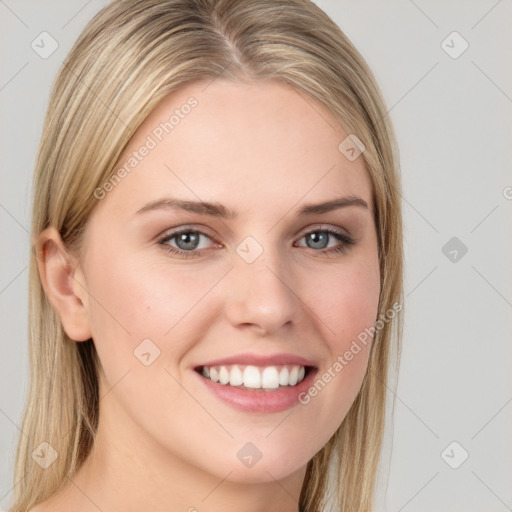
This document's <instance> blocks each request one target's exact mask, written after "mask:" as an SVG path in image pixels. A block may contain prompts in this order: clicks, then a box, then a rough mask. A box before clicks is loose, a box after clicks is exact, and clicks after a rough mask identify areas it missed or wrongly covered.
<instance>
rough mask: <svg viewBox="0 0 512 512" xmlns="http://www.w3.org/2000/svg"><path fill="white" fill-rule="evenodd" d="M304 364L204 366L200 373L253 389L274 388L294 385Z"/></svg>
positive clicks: (300, 377)
mask: <svg viewBox="0 0 512 512" xmlns="http://www.w3.org/2000/svg"><path fill="white" fill-rule="evenodd" d="M305 373H306V369H305V368H304V366H299V365H296V366H292V365H288V366H285V365H279V366H265V367H258V366H244V365H236V364H234V365H226V366H204V367H203V371H202V374H203V376H204V377H206V378H209V379H210V380H212V381H213V382H220V383H221V384H224V385H226V384H229V385H231V386H242V385H244V386H245V387H246V388H253V389H259V388H263V389H275V388H278V387H279V385H281V386H295V385H296V384H298V383H299V382H301V381H302V380H303V379H304V375H305Z"/></svg>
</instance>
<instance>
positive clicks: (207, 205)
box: [137, 196, 368, 219]
mask: <svg viewBox="0 0 512 512" xmlns="http://www.w3.org/2000/svg"><path fill="white" fill-rule="evenodd" d="M350 206H356V207H359V208H363V209H365V210H368V203H367V202H366V201H365V200H364V199H361V198H360V197H356V196H347V197H339V198H336V199H331V200H330V201H325V202H323V203H317V204H305V205H303V206H302V207H301V208H300V209H299V211H298V212H297V214H298V215H299V216H301V217H302V216H307V215H315V214H322V213H328V212H330V211H332V210H337V209H339V208H346V207H350ZM160 209H180V210H185V211H187V212H193V213H199V214H202V215H210V216H212V217H220V218H222V219H235V218H236V217H238V212H237V211H236V210H230V209H228V208H226V207H225V206H224V205H222V204H220V203H211V202H206V201H186V200H182V199H177V198H173V197H164V198H162V199H157V200H155V201H151V202H149V203H147V204H146V205H144V206H143V207H142V208H141V209H140V210H138V211H137V215H139V214H142V213H144V212H148V211H153V210H160Z"/></svg>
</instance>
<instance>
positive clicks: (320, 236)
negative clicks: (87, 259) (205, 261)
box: [158, 229, 356, 258]
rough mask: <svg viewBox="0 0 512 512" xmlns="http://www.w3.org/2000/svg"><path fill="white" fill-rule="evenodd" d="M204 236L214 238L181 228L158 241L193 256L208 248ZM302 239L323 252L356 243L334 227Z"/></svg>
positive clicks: (170, 249) (340, 250)
mask: <svg viewBox="0 0 512 512" xmlns="http://www.w3.org/2000/svg"><path fill="white" fill-rule="evenodd" d="M202 238H205V239H207V240H212V239H211V237H209V236H208V235H206V234H205V233H203V232H201V231H197V230H194V229H181V230H179V231H174V232H172V233H169V234H167V235H165V236H164V237H163V238H162V239H160V240H159V242H158V243H159V244H160V245H162V246H165V249H166V251H167V252H168V253H170V254H173V255H175V256H179V257H182V258H193V257H199V256H201V251H202V250H203V249H205V248H207V247H199V246H200V245H201V239H202ZM333 238H334V239H335V240H337V241H338V243H337V244H336V245H335V246H334V247H329V242H330V241H331V240H332V239H333ZM300 239H301V240H302V239H306V240H307V241H306V243H307V244H308V245H306V246H304V245H300V246H298V247H307V248H309V249H313V250H314V251H315V252H318V253H322V254H324V253H344V252H346V251H347V250H348V249H349V248H350V246H352V245H354V244H355V243H356V241H355V240H354V239H353V238H352V237H351V236H349V235H347V234H345V233H341V232H338V231H335V230H332V229H316V230H313V231H309V232H308V233H306V234H305V235H303V236H302V237H301V238H300ZM171 241H174V244H175V245H170V244H169V242H171ZM295 247H297V246H295Z"/></svg>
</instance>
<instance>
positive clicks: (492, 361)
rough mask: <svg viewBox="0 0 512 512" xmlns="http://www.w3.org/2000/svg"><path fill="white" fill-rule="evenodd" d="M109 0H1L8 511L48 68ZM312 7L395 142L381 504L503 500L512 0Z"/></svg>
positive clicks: (407, 507) (407, 506) (393, 507)
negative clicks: (357, 59) (401, 259)
mask: <svg viewBox="0 0 512 512" xmlns="http://www.w3.org/2000/svg"><path fill="white" fill-rule="evenodd" d="M105 4H106V1H105V0H103V1H101V0H89V1H86V0H66V1H64V0H62V1H55V0H52V1H50V0H46V1H44V2H41V1H36V0H32V1H28V0H0V37H1V41H0V70H1V71H0V73H1V74H0V109H1V110H0V119H1V128H0V158H1V167H0V169H1V181H0V183H1V186H0V227H1V234H2V242H1V244H0V261H1V266H0V322H1V323H0V325H1V331H0V332H1V347H2V349H1V355H2V357H1V361H0V364H1V367H0V508H2V507H3V509H4V510H7V508H8V507H9V505H10V500H11V497H12V488H13V486H14V485H15V482H13V480H12V468H13V461H14V449H15V443H16V440H17V436H18V434H19V425H20V423H21V412H22V406H23V401H24V396H25V392H26V390H27V386H28V358H27V275H28V268H27V264H28V256H29V238H28V230H29V225H30V196H31V176H32V170H33V165H34V158H35V152H36V149H37V144H38V141H39V137H40V131H41V125H42V119H43V115H44V112H45V110H46V106H47V101H48V93H49V88H50V85H51V83H52V80H53V78H54V77H55V74H56V72H57V70H58V68H59V66H60V64H61V62H62V61H63V59H64V56H65V55H66V53H67V51H68V50H69V48H70V47H71V45H72V43H73V42H74V41H75V39H76V38H77V36H78V34H79V33H80V31H81V30H82V28H83V27H84V26H85V24H86V23H87V21H88V20H89V19H90V18H91V17H92V16H93V15H94V14H95V13H96V12H97V11H98V10H99V9H100V8H101V7H102V6H103V5H105ZM317 4H318V5H319V6H320V7H322V8H323V9H324V10H325V11H326V12H327V13H328V14H329V15H330V16H331V17H332V18H333V19H334V21H335V22H336V23H337V24H338V25H339V26H340V27H341V28H342V30H343V31H344V32H345V33H346V34H347V35H348V36H349V38H350V39H351V40H352V41H353V42H354V44H355V46H356V47H357V48H358V50H359V51H360V52H361V54H362V55H363V57H364V58H365V59H366V60H367V62H368V63H369V65H370V67H371V68H372V70H373V71H374V73H375V75H376V78H377V81H378V82H379V84H380V86H381V88H382V91H383V94H384V97H385V99H386V102H387V104H388V108H389V109H390V113H389V115H390V116H391V119H392V120H393V122H394V125H395V129H396V133H397V137H398V142H399V146H400V151H401V167H402V177H403V206H404V220H405V244H406V246H405V250H406V275H405V295H406V302H405V310H406V317H405V332H404V348H403V354H402V365H401V371H400V377H399V385H398V389H397V395H396V405H395V418H394V437H393V440H392V443H391V441H390V439H391V437H390V436H391V430H389V431H388V435H387V438H386V439H387V447H388V448H387V449H388V453H389V460H390V467H389V479H388V486H387V493H385V492H384V490H385V486H382V487H381V490H382V492H380V493H379V506H378V511H379V512H383V511H386V512H387V511H389V512H401V511H405V512H413V511H416V512H420V511H421V512H423V511H425V512H427V511H428V512H431V511H433V510H435V511H451V512H462V511H463V512H477V511H478V512H481V511H483V510H485V511H486V512H502V511H504V510H510V509H512V486H511V485H510V483H511V477H512V440H511V438H512V436H511V433H512V428H511V427H512V403H511V402H512V387H511V385H510V383H511V378H510V368H511V365H510V363H511V359H512V358H511V356H512V344H511V343H510V341H511V340H510V333H511V324H512V320H511V319H512V315H511V312H512V279H511V274H512V271H511V265H510V262H511V261H512V242H511V236H510V234H511V233H512V229H511V228H512V215H511V213H512V172H511V163H512V158H511V156H512V149H511V147H512V144H511V142H512V141H511V133H512V67H511V66H510V62H512V60H511V57H512V44H511V43H512V32H511V31H510V26H511V21H512V5H511V2H510V1H507V0H500V1H495V0H478V1H464V2H462V1H455V0H452V1H426V0H415V1H412V0H393V1H391V0H390V1H387V2H376V1H375V2H369V1H355V0H352V1H348V0H340V1H335V0H318V1H317ZM44 31H46V32H48V33H50V34H51V36H52V37H53V38H54V39H55V40H56V41H57V42H58V45H59V46H58V49H57V50H56V51H55V52H54V53H53V54H52V55H51V56H49V57H48V58H46V59H45V58H42V57H41V56H39V55H38V54H37V53H36V52H35V51H34V50H33V49H32V47H31V43H32V41H34V40H35V39H36V38H37V37H38V36H39V34H41V32H44ZM454 31H455V32H457V34H453V32H454ZM443 41H444V43H443ZM466 44H467V45H468V48H467V49H466V50H465V51H464V52H463V53H461V54H460V55H458V54H459V53H460V52H461V51H462V50H463V49H464V47H465V46H466ZM450 54H451V55H450ZM455 57H456V58H455ZM453 237H456V240H451V239H452V238H453ZM450 240H451V242H450ZM446 244H448V245H446ZM464 247H465V248H466V249H464ZM465 250H467V252H464V251H465ZM454 251H455V252H454ZM453 442H455V443H456V444H451V443H453ZM447 447H448V448H447ZM466 453H467V455H468V458H467V460H465V461H464V462H463V463H461V462H462V461H463V459H464V457H465V456H466ZM451 466H458V467H457V468H456V469H454V468H453V467H451ZM384 477H385V474H384V476H383V480H382V482H384ZM105 512H106V511H105Z"/></svg>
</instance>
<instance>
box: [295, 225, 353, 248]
mask: <svg viewBox="0 0 512 512" xmlns="http://www.w3.org/2000/svg"><path fill="white" fill-rule="evenodd" d="M302 239H305V240H306V246H307V247H309V248H310V249H315V250H316V251H317V252H321V253H331V252H346V251H347V249H348V248H349V247H350V246H352V245H354V244H355V240H354V239H353V238H352V237H351V236H349V235H347V234H346V233H342V232H340V231H335V230H333V229H327V228H325V229H316V230H314V231H309V232H308V233H306V234H305V235H304V236H303V237H302V238H301V240H302ZM331 241H334V242H338V243H337V244H336V243H335V245H334V246H332V245H331V246H330V247H329V242H331ZM302 247H303V246H302Z"/></svg>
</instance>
